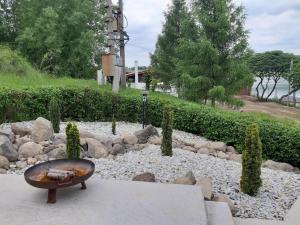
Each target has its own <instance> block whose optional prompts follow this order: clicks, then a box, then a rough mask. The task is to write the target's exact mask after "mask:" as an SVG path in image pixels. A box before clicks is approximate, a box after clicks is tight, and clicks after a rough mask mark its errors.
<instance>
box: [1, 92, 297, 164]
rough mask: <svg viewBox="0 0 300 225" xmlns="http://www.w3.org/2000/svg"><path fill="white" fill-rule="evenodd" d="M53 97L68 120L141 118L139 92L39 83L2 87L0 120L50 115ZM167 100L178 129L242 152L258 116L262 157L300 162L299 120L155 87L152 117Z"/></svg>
mask: <svg viewBox="0 0 300 225" xmlns="http://www.w3.org/2000/svg"><path fill="white" fill-rule="evenodd" d="M53 97H56V98H57V99H60V101H61V117H62V119H63V120H65V121H66V120H75V121H111V119H112V111H114V115H115V118H116V120H117V121H128V122H141V118H142V110H141V105H142V99H141V97H140V95H139V93H138V92H132V93H126V92H122V93H121V94H119V95H113V94H112V92H110V91H105V90H101V89H78V88H77V89H76V88H40V89H28V90H21V91H16V90H7V89H1V90H0V123H2V122H15V121H22V120H33V119H36V118H37V117H39V116H43V117H45V118H49V115H48V114H49V112H48V106H49V102H50V100H51V99H52V98H53ZM112 100H113V101H112ZM112 102H114V105H115V107H113V106H112ZM165 104H169V105H171V107H172V110H173V115H174V129H178V130H183V131H186V132H190V133H194V134H199V135H202V136H204V137H206V138H208V139H211V140H218V141H223V142H225V143H227V144H229V145H232V146H234V147H235V148H236V149H237V150H238V151H239V152H242V149H243V146H244V141H245V131H246V128H247V127H248V126H249V125H251V124H252V123H254V122H255V123H257V124H258V126H259V127H260V135H261V141H262V144H263V157H264V158H266V159H272V160H275V161H281V162H287V163H291V164H293V165H295V166H298V167H299V166H300V125H299V124H297V123H293V122H289V121H284V120H280V119H274V118H271V117H267V116H260V115H256V114H247V113H239V112H227V111H224V110H219V109H214V108H212V107H208V106H204V105H199V104H196V103H190V102H186V101H183V100H180V99H177V98H175V97H169V96H165V95H162V94H157V93H151V94H150V97H149V102H148V108H147V115H148V118H147V121H149V123H151V124H153V125H154V126H161V122H162V121H161V120H162V113H163V112H162V111H163V106H164V105H165ZM113 108H114V109H113Z"/></svg>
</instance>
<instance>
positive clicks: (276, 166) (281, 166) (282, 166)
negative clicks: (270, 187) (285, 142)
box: [262, 160, 295, 172]
mask: <svg viewBox="0 0 300 225" xmlns="http://www.w3.org/2000/svg"><path fill="white" fill-rule="evenodd" d="M262 167H265V168H269V169H272V170H282V171H285V172H293V171H294V170H295V169H294V167H293V166H291V165H290V164H287V163H280V162H274V161H272V160H267V161H265V162H264V163H263V164H262Z"/></svg>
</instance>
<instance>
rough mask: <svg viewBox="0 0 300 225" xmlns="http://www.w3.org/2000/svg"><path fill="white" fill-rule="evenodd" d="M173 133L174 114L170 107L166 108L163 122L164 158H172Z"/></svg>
mask: <svg viewBox="0 0 300 225" xmlns="http://www.w3.org/2000/svg"><path fill="white" fill-rule="evenodd" d="M172 132H173V113H172V111H171V108H170V106H168V105H167V106H165V107H164V112H163V121H162V135H163V137H162V144H161V153H162V155H163V156H172V155H173V152H172Z"/></svg>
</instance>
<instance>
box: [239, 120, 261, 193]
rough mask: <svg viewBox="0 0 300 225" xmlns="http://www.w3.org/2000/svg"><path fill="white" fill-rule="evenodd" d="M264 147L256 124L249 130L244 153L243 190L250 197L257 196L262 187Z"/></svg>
mask: <svg viewBox="0 0 300 225" xmlns="http://www.w3.org/2000/svg"><path fill="white" fill-rule="evenodd" d="M261 164H262V145H261V140H260V137H259V129H258V126H257V125H256V124H252V125H251V126H250V127H248V128H247V131H246V140H245V149H244V151H243V163H242V165H243V169H242V177H241V190H242V192H244V193H246V194H248V195H251V196H253V195H256V194H257V192H258V190H259V188H260V187H261V186H262V179H261V177H260V176H261Z"/></svg>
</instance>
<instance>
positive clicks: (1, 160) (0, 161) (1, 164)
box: [0, 155, 9, 170]
mask: <svg viewBox="0 0 300 225" xmlns="http://www.w3.org/2000/svg"><path fill="white" fill-rule="evenodd" d="M0 168H1V169H6V170H8V169H9V161H8V159H7V158H6V157H4V156H2V155H0Z"/></svg>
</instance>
